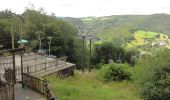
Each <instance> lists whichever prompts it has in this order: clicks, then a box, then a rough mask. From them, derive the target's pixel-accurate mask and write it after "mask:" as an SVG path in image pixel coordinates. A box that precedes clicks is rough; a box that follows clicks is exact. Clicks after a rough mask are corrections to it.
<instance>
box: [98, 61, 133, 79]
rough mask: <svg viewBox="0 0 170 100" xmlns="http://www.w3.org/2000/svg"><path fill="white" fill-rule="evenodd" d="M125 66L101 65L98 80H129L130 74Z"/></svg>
mask: <svg viewBox="0 0 170 100" xmlns="http://www.w3.org/2000/svg"><path fill="white" fill-rule="evenodd" d="M128 68H129V66H128V65H127V64H115V63H113V64H107V65H103V66H102V68H101V69H100V72H99V79H100V80H102V81H123V80H130V79H131V73H130V72H129V70H128Z"/></svg>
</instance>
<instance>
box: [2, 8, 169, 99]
mask: <svg viewBox="0 0 170 100" xmlns="http://www.w3.org/2000/svg"><path fill="white" fill-rule="evenodd" d="M169 19H170V16H169V15H166V14H155V15H146V16H144V15H124V16H118V15H117V16H107V17H100V18H95V17H88V18H78V19H76V18H57V17H56V16H54V15H47V14H46V13H45V11H44V10H43V9H39V10H38V11H36V10H34V9H26V10H25V12H24V13H23V14H21V15H18V14H15V13H13V12H11V11H9V10H5V11H1V12H0V34H1V35H0V43H1V45H4V47H3V49H8V48H11V38H12V37H11V36H12V35H11V32H12V34H13V35H14V37H15V47H18V45H19V44H18V43H17V41H19V39H20V38H22V39H26V40H28V41H29V44H27V45H26V46H27V47H29V51H30V52H36V51H37V50H38V49H39V38H41V40H42V45H43V50H46V51H47V49H48V41H49V40H48V38H47V37H49V36H50V37H52V43H51V51H52V54H53V55H55V56H57V57H60V56H67V57H68V58H67V61H69V62H72V63H75V64H76V65H77V69H81V68H82V51H83V46H82V42H83V41H82V39H81V38H80V36H79V35H82V33H81V32H79V33H78V31H79V30H78V29H77V27H79V28H86V27H92V30H88V28H87V30H85V31H88V34H86V35H89V34H90V35H92V36H93V38H92V53H91V59H90V56H89V55H90V52H89V49H90V47H89V42H88V39H86V41H85V48H84V51H85V54H84V55H85V57H84V63H85V66H84V67H92V68H93V70H92V72H84V73H83V72H82V73H80V71H76V73H75V75H74V76H72V77H69V78H65V79H60V78H56V77H55V76H49V77H47V79H48V80H49V81H50V86H51V87H52V89H53V91H54V94H55V95H56V96H57V97H58V99H59V100H77V98H78V99H79V100H125V99H126V100H141V99H145V100H169V99H170V69H169V66H170V63H169V61H170V59H169V56H170V52H169V48H170V40H169V37H168V36H170V31H169V27H170V25H169V22H170V20H169ZM21 24H22V25H21ZM21 28H22V31H20V29H21ZM21 33H22V35H21ZM77 33H78V34H77ZM86 38H87V37H86ZM93 39H94V40H93ZM1 49H2V48H1ZM89 62H91V63H89ZM90 65H91V66H90ZM139 94H140V95H139Z"/></svg>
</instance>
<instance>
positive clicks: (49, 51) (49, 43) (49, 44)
mask: <svg viewBox="0 0 170 100" xmlns="http://www.w3.org/2000/svg"><path fill="white" fill-rule="evenodd" d="M48 39H49V42H48V46H49V48H48V49H49V50H48V55H49V56H50V53H51V39H52V37H48Z"/></svg>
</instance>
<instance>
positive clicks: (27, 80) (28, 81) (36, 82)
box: [23, 73, 45, 95]
mask: <svg viewBox="0 0 170 100" xmlns="http://www.w3.org/2000/svg"><path fill="white" fill-rule="evenodd" d="M23 85H24V86H27V87H29V88H31V89H33V90H35V91H37V92H39V93H41V94H43V95H44V94H45V89H44V80H42V79H39V78H37V77H34V76H31V75H29V74H26V73H23Z"/></svg>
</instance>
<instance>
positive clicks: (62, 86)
mask: <svg viewBox="0 0 170 100" xmlns="http://www.w3.org/2000/svg"><path fill="white" fill-rule="evenodd" d="M48 80H49V81H50V86H51V88H52V90H53V92H54V94H55V95H56V96H57V98H58V100H140V99H139V96H138V95H136V94H135V87H134V85H133V84H132V83H130V82H121V83H116V82H113V83H107V84H104V83H102V82H100V81H98V80H97V79H96V72H91V73H88V74H87V73H85V74H80V73H79V72H76V74H75V76H74V77H70V78H66V79H59V78H56V77H54V76H50V77H48Z"/></svg>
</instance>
